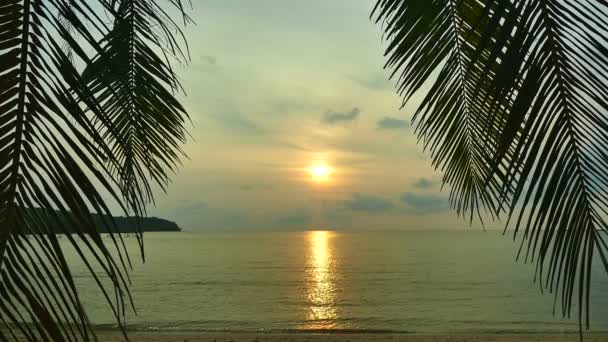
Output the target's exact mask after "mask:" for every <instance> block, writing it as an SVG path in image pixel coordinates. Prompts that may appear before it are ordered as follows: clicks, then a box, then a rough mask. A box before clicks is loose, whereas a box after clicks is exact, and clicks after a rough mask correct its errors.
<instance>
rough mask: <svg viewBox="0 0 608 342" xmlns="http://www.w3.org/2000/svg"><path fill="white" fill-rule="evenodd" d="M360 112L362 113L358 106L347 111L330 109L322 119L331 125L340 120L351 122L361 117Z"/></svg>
mask: <svg viewBox="0 0 608 342" xmlns="http://www.w3.org/2000/svg"><path fill="white" fill-rule="evenodd" d="M359 114H361V110H359V108H357V107H355V108H353V109H352V110H351V111H350V112H347V113H339V112H332V111H329V112H327V114H325V116H324V117H323V118H322V119H321V121H322V122H323V123H326V124H329V125H334V124H337V123H340V122H351V121H354V120H356V119H357V118H358V117H359Z"/></svg>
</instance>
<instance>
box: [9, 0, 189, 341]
mask: <svg viewBox="0 0 608 342" xmlns="http://www.w3.org/2000/svg"><path fill="white" fill-rule="evenodd" d="M95 5H96V4H92V1H89V0H7V1H3V2H2V3H1V4H0V52H1V54H0V297H1V300H0V319H1V321H2V323H1V324H2V325H1V326H2V328H1V329H0V340H8V339H9V338H11V339H17V338H18V336H21V337H25V338H26V339H27V340H30V341H39V340H45V341H46V340H53V341H80V340H87V341H88V340H91V339H95V334H94V332H93V330H92V328H91V326H90V322H89V319H88V317H87V315H86V313H85V310H84V308H83V307H82V304H81V301H80V299H79V295H78V291H77V288H76V286H75V284H74V280H73V277H72V274H71V272H70V268H69V266H68V263H67V261H66V258H65V254H64V248H72V249H73V250H74V251H75V252H76V253H77V254H78V255H79V256H80V258H81V259H82V261H83V262H84V264H85V265H86V266H87V267H88V269H89V270H90V273H91V276H92V277H93V278H94V279H95V281H96V282H97V284H98V285H99V289H100V291H101V293H102V294H103V295H104V296H105V297H106V299H107V301H108V303H109V305H110V307H111V309H112V311H113V313H114V316H115V318H116V321H117V322H118V324H119V326H120V327H121V328H123V331H124V327H123V318H124V313H125V307H126V305H127V304H128V303H129V302H130V294H129V278H128V269H129V267H130V259H129V255H128V253H127V250H126V248H125V246H124V243H123V242H122V238H121V236H120V234H116V233H114V232H115V231H117V230H116V229H115V228H116V227H115V225H114V222H113V220H112V219H111V215H110V214H111V213H110V209H109V208H108V205H107V204H106V202H105V200H104V198H111V199H113V200H114V201H116V202H118V203H119V204H121V205H122V207H123V209H124V210H125V211H126V210H127V209H128V208H130V205H131V203H129V202H127V201H124V200H123V198H124V197H123V196H122V194H121V192H122V191H123V189H122V187H121V183H120V182H121V181H122V180H121V179H119V177H116V172H115V170H116V169H117V168H118V165H122V164H121V163H122V162H123V161H122V159H121V155H120V154H119V153H117V152H116V149H115V146H113V144H111V143H109V142H110V141H119V142H120V143H121V144H122V140H121V139H122V136H121V135H120V134H119V132H120V131H119V129H118V126H119V124H118V123H115V122H114V121H113V117H112V115H111V114H112V113H106V112H105V109H106V108H104V103H103V102H101V103H100V101H98V100H97V96H95V95H96V94H95V93H94V91H95V89H92V88H91V87H89V85H88V84H87V82H86V81H85V79H83V77H81V75H80V73H79V71H78V70H77V69H76V67H75V65H76V64H77V63H84V64H87V63H89V62H90V60H89V59H90V58H89V56H88V53H87V51H89V50H93V51H101V49H100V48H99V45H98V44H97V42H96V38H95V37H98V36H105V35H106V34H108V32H111V30H110V29H108V28H106V27H105V25H104V23H103V21H102V20H100V19H99V16H98V15H99V13H96V12H95V11H94V9H93V8H104V7H105V8H106V9H109V8H110V5H109V3H108V2H106V1H105V0H100V2H99V3H98V4H97V6H95ZM108 13H110V14H113V13H114V12H113V11H108ZM146 15H147V14H146ZM76 37H79V38H80V39H77V38H76ZM72 58H75V59H76V58H78V61H74V62H73V61H72V60H71V59H72ZM105 100H107V99H105ZM107 101H109V100H107ZM175 107H178V105H175ZM85 108H86V109H87V111H86V112H85V110H84V109H85ZM166 120H167V124H168V125H173V126H172V127H176V125H178V123H176V121H177V119H176V118H175V117H167V118H166ZM102 125H103V127H105V130H100V126H102ZM175 129H177V128H175ZM170 148H172V150H171V151H169V150H168V149H164V150H162V153H166V154H168V155H171V153H174V152H172V151H175V150H176V149H177V148H176V147H174V146H171V147H170ZM134 189H135V190H131V194H132V196H139V198H142V197H143V196H144V195H145V194H144V192H143V190H141V189H139V188H134ZM137 191H142V193H137ZM97 214H99V217H100V218H101V220H102V221H103V225H104V227H105V228H106V230H107V231H108V232H109V240H106V239H103V238H102V236H101V234H100V233H99V232H98V231H97V227H96V216H95V215H97ZM57 230H59V231H61V232H63V233H65V236H66V239H65V240H67V245H68V246H69V247H66V243H63V244H60V243H59V240H58V237H57V236H56V235H55V232H56V231H57ZM69 233H74V234H69ZM102 278H107V279H102ZM125 336H126V335H125Z"/></svg>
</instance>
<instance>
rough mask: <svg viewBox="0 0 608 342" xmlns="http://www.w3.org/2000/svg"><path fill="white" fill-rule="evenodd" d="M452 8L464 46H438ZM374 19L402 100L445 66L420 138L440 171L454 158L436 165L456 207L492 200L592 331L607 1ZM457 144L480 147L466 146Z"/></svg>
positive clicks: (387, 11)
mask: <svg viewBox="0 0 608 342" xmlns="http://www.w3.org/2000/svg"><path fill="white" fill-rule="evenodd" d="M451 9H457V11H456V13H459V12H458V9H460V11H461V12H462V15H461V16H460V17H461V18H462V19H460V20H459V21H453V22H455V23H459V24H457V26H456V27H458V28H461V29H462V32H461V33H459V34H458V35H457V36H459V37H462V38H461V39H454V38H452V41H454V40H458V41H459V42H460V45H458V44H457V43H453V42H452V43H450V42H449V39H446V38H445V36H446V35H448V34H447V33H445V32H450V31H449V30H450V29H449V27H448V26H447V23H448V21H449V18H450V16H449V15H447V14H445V13H444V12H446V11H451ZM376 10H379V13H380V14H379V19H381V20H387V22H388V25H387V28H386V32H387V33H388V35H389V37H390V38H391V43H390V45H389V47H388V49H387V54H389V55H390V56H389V60H388V63H387V66H388V67H392V68H393V69H394V70H395V72H401V73H400V74H399V75H398V76H399V80H400V87H399V90H400V93H401V94H402V95H404V96H405V101H407V100H408V99H409V98H410V97H411V95H412V94H413V93H414V92H415V91H417V90H419V89H420V87H421V85H422V84H423V83H424V82H426V81H428V80H434V78H433V74H432V71H433V70H435V69H437V68H438V67H439V66H440V65H441V63H445V64H443V66H442V69H441V72H440V73H439V76H438V77H437V79H436V80H434V84H433V86H432V87H431V89H430V91H429V92H428V93H427V95H426V97H425V100H424V101H423V103H422V106H421V108H420V110H419V113H422V115H420V114H418V116H419V118H421V119H422V122H420V123H419V124H418V125H419V128H418V134H419V135H420V137H421V138H422V139H423V140H425V143H426V144H427V145H428V144H430V149H431V152H432V153H433V159H434V162H435V164H436V165H438V164H439V165H442V164H440V163H441V162H444V160H445V159H446V158H448V157H451V158H452V160H455V161H458V162H452V163H447V164H446V165H447V166H445V167H443V168H442V169H443V170H444V171H445V172H446V177H445V181H446V182H447V183H449V184H450V185H451V186H452V198H454V192H456V194H457V196H459V197H460V198H474V197H475V196H479V194H480V193H488V194H489V195H488V196H487V197H486V198H488V201H487V202H489V203H492V204H493V205H492V206H491V208H492V209H493V210H494V214H496V215H499V214H501V212H503V210H504V212H506V214H507V216H508V217H509V221H508V222H507V225H506V227H507V228H508V227H511V226H513V227H514V231H515V235H516V236H517V234H518V232H519V231H522V230H523V239H522V245H521V248H520V252H524V254H525V256H526V260H528V259H530V260H533V261H535V262H536V265H537V276H538V279H539V280H540V285H541V288H543V289H544V288H548V289H549V290H550V291H552V292H555V299H556V303H557V301H558V300H561V309H562V310H561V313H562V314H563V315H564V316H570V314H571V311H572V308H573V302H575V301H576V302H577V303H578V318H579V322H580V323H581V324H582V323H583V321H585V319H586V326H587V327H589V305H590V285H591V284H590V279H591V266H592V262H593V260H594V255H596V253H597V255H599V258H600V260H601V261H602V262H603V264H604V267H605V268H606V271H607V272H608V262H607V261H608V257H607V252H608V245H607V244H606V241H605V235H604V234H605V232H606V231H607V230H608V226H607V224H606V217H607V216H608V178H607V176H606V170H607V169H608V151H607V149H606V146H608V131H607V130H608V103H607V102H606V98H608V86H607V81H608V77H607V76H606V75H608V52H607V51H608V50H607V49H606V46H607V45H608V44H607V43H608V41H607V39H606V37H608V34H607V33H608V4H607V3H606V2H605V1H594V0H576V1H565V0H515V1H492V0H485V1H468V0H450V1H447V0H445V1H436V0H435V1H412V0H394V1H391V0H379V1H378V4H377V7H376ZM453 12H454V11H452V13H453ZM451 17H452V18H454V17H456V16H454V15H452V16H451ZM442 25H443V26H442ZM452 27H454V25H452ZM452 32H454V30H452ZM456 32H458V31H456ZM450 36H451V37H454V33H452V34H451V35H450ZM453 55H454V57H452V56H453ZM452 59H453V60H456V61H460V62H454V61H453V60H452ZM463 66H464V67H463ZM455 69H456V70H457V71H454V70H455ZM458 70H460V71H458ZM454 75H455V76H454ZM467 103H469V104H472V105H467ZM463 108H464V110H463ZM467 108H473V110H466V109H467ZM462 122H466V125H465V124H463V123H462ZM471 127H473V129H471ZM463 137H467V138H471V139H477V141H476V142H475V143H471V144H469V145H466V146H465V148H462V147H461V146H462V143H461V142H462V141H463V139H464V138H463ZM482 142H483V143H482ZM471 156H479V157H477V158H471ZM470 170H479V171H478V173H472V172H471V171H470ZM451 175H458V176H456V177H453V176H451ZM464 175H466V176H464ZM470 175H473V177H471V176H470ZM482 178H485V182H484V181H482ZM454 180H456V182H455V181H454ZM459 181H460V182H463V183H459ZM462 184H476V186H474V187H472V186H463V185H462ZM503 204H504V205H503ZM456 207H457V208H460V206H459V205H458V204H457V205H456ZM581 328H582V326H581ZM581 331H582V329H581Z"/></svg>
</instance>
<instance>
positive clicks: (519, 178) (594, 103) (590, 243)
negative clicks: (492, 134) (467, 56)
mask: <svg viewBox="0 0 608 342" xmlns="http://www.w3.org/2000/svg"><path fill="white" fill-rule="evenodd" d="M519 27H520V30H521V32H524V33H525V37H524V38H523V39H521V40H520V42H521V43H520V45H519V46H518V48H517V50H519V51H520V53H519V54H516V56H518V57H515V58H514V59H516V60H519V61H520V62H518V63H516V64H520V66H519V67H518V69H519V72H518V73H517V79H518V80H519V82H520V83H522V84H525V85H527V86H526V91H520V92H518V93H517V94H516V95H515V97H514V101H515V102H517V103H518V107H520V108H522V109H523V108H525V111H524V110H521V111H518V112H514V113H513V114H512V115H511V116H510V117H509V123H508V125H507V129H505V130H504V131H503V133H502V138H501V148H500V149H499V154H498V155H497V161H498V162H499V163H500V164H501V165H503V169H504V170H505V172H501V173H500V174H501V175H502V177H501V178H502V181H503V184H504V186H512V187H513V188H514V189H515V191H514V195H513V198H512V200H511V203H510V211H509V217H513V218H514V220H513V221H515V222H514V224H513V226H514V228H515V232H516V234H517V232H518V231H520V230H523V237H524V240H525V242H526V243H525V245H523V244H522V250H525V255H526V259H528V258H530V259H531V260H535V261H536V264H537V276H538V279H539V281H540V284H541V286H542V287H543V288H548V289H549V290H550V291H551V292H555V296H556V301H557V300H558V299H561V313H562V315H564V316H570V315H571V311H572V304H573V301H577V302H578V318H579V322H581V323H582V322H583V320H586V327H587V328H589V305H590V286H591V284H590V282H591V266H592V263H593V258H594V254H595V252H597V253H598V254H599V256H600V259H601V260H602V262H603V263H604V266H605V267H606V270H607V271H608V263H607V262H606V259H607V258H606V254H607V252H608V245H606V242H605V235H604V234H605V232H606V231H608V225H607V222H606V215H607V214H608V211H607V210H608V177H607V175H606V170H608V158H607V157H608V150H607V148H606V146H608V104H607V102H606V98H608V87H607V81H608V78H607V76H606V75H608V63H607V61H608V60H607V59H606V54H605V46H606V44H607V43H608V40H607V39H606V37H607V33H608V7H606V3H601V2H598V1H587V0H577V1H568V2H566V1H540V0H538V1H527V2H526V3H525V6H523V7H522V11H521V16H520V20H519ZM524 52H525V53H524ZM505 151H512V152H511V153H504V152H505Z"/></svg>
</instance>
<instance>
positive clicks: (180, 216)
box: [150, 0, 468, 231]
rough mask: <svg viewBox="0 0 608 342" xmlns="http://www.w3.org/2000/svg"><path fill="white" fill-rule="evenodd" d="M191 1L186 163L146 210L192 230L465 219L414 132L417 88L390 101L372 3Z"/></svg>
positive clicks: (388, 225)
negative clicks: (325, 171)
mask: <svg viewBox="0 0 608 342" xmlns="http://www.w3.org/2000/svg"><path fill="white" fill-rule="evenodd" d="M193 5H194V8H193V10H192V11H191V16H192V18H193V19H194V21H195V22H196V25H195V26H190V27H188V28H187V29H186V34H187V38H188V39H189V43H190V51H191V59H192V61H191V63H190V64H189V65H187V66H179V67H178V72H179V75H180V77H181V78H182V81H183V86H184V89H185V91H186V93H187V94H186V96H185V97H184V98H183V101H184V104H185V106H186V108H187V110H188V111H189V114H190V116H191V118H192V124H191V125H189V130H190V134H191V139H190V141H189V142H188V143H187V145H186V146H185V147H184V149H185V151H186V153H187V155H188V159H186V160H184V165H183V167H182V169H181V170H180V171H179V173H178V174H177V175H175V176H174V178H173V182H172V184H171V186H170V187H169V188H168V191H167V193H166V194H162V193H159V194H158V196H157V199H156V205H155V207H153V208H151V210H150V214H151V215H153V216H161V217H164V218H168V219H171V220H174V221H176V222H177V223H178V224H179V225H180V226H181V227H182V228H184V229H185V230H191V231H200V230H220V229H221V230H256V229H269V230H299V229H334V230H347V229H353V230H374V229H456V228H466V227H468V225H467V224H466V223H465V222H464V221H462V220H461V219H459V218H457V216H456V214H455V213H454V212H452V211H451V210H450V209H449V205H448V202H447V196H448V193H447V191H446V190H445V189H444V190H443V191H441V189H440V188H441V174H440V173H439V172H436V171H434V170H433V168H432V167H431V163H430V160H428V158H427V155H428V154H425V153H424V152H423V149H422V147H421V145H420V144H418V143H417V140H416V138H415V136H414V130H413V129H412V127H411V124H410V121H411V117H412V115H413V113H414V111H415V108H416V103H417V102H418V101H419V100H420V96H415V97H414V98H413V100H412V101H411V102H410V103H409V104H408V105H406V106H405V107H404V108H403V109H400V107H401V99H400V98H399V96H398V95H396V91H395V87H394V85H395V84H394V81H389V80H388V79H389V76H390V72H389V71H387V70H384V69H383V66H384V57H383V51H384V49H383V46H384V44H383V42H382V32H381V27H380V25H377V24H375V23H374V22H373V21H371V20H370V18H369V14H370V12H371V10H372V7H373V1H372V0H332V1H327V0H309V1H301V0H256V1H250V0H205V1H193ZM314 165H326V166H327V167H329V168H330V169H331V170H332V172H331V174H330V175H329V176H328V179H326V180H323V181H319V180H318V179H315V178H314V177H312V176H311V175H310V172H309V169H310V167H312V166H314Z"/></svg>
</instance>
